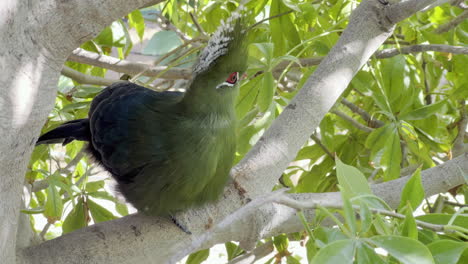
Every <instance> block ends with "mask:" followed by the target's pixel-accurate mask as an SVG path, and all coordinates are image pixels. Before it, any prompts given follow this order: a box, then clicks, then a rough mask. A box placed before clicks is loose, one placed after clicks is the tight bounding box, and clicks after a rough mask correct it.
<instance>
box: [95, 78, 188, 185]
mask: <svg viewBox="0 0 468 264" xmlns="http://www.w3.org/2000/svg"><path fill="white" fill-rule="evenodd" d="M182 96H183V93H179V92H160V93H159V92H155V91H152V90H150V89H147V88H144V87H141V86H138V85H135V84H129V83H118V84H116V85H112V86H111V87H109V88H108V89H106V91H104V92H103V93H102V94H100V95H99V96H98V97H96V99H95V100H94V101H93V104H92V105H91V110H90V130H91V135H92V136H91V138H92V140H91V144H90V145H91V146H90V147H91V148H92V149H91V152H93V154H94V156H95V157H96V158H97V159H98V160H99V161H100V162H101V163H102V165H103V166H104V167H105V168H106V169H107V170H108V171H110V172H111V173H112V174H113V175H114V177H115V178H116V179H117V180H118V181H120V182H131V181H132V179H133V178H134V177H135V175H137V174H138V173H139V172H140V171H141V170H142V169H143V167H145V166H146V165H147V164H149V163H151V164H155V163H156V164H157V163H163V162H165V160H166V159H167V153H166V152H165V151H166V150H167V148H166V147H165V144H166V142H165V139H166V138H167V133H168V130H170V127H169V126H170V125H171V124H172V123H173V122H171V121H170V119H171V118H174V117H173V115H175V113H176V112H177V111H175V109H174V108H175V107H176V103H177V102H178V101H180V99H181V98H182ZM95 101H96V102H95ZM168 108H172V109H171V110H169V109H168ZM168 113H171V114H170V115H171V116H169V115H168Z"/></svg>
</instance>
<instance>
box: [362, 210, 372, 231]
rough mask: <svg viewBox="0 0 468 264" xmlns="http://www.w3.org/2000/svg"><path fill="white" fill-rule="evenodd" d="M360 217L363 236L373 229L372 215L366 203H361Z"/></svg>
mask: <svg viewBox="0 0 468 264" xmlns="http://www.w3.org/2000/svg"><path fill="white" fill-rule="evenodd" d="M359 206H360V212H359V216H360V219H361V232H360V233H361V234H364V233H366V232H367V231H369V229H370V228H371V227H372V213H371V211H370V209H369V207H368V206H367V204H366V203H361V204H360V205H359Z"/></svg>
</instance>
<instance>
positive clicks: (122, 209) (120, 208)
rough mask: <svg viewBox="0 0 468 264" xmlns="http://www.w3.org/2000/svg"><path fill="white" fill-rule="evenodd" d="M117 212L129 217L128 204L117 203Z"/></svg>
mask: <svg viewBox="0 0 468 264" xmlns="http://www.w3.org/2000/svg"><path fill="white" fill-rule="evenodd" d="M115 210H116V211H117V213H119V214H120V215H122V216H126V215H128V207H127V205H126V204H123V203H119V202H116V203H115Z"/></svg>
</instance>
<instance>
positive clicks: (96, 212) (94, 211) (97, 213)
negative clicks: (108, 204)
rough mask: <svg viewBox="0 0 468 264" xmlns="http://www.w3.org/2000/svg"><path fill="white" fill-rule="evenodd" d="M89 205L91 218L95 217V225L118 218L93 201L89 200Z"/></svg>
mask: <svg viewBox="0 0 468 264" xmlns="http://www.w3.org/2000/svg"><path fill="white" fill-rule="evenodd" d="M87 203H88V208H89V211H90V212H91V216H92V217H93V220H94V222H95V223H100V222H104V221H108V220H112V219H116V218H117V217H116V216H115V215H113V214H112V213H111V212H109V211H108V210H107V209H105V208H104V207H102V206H100V205H99V204H97V203H95V202H93V201H92V200H91V199H88V200H87Z"/></svg>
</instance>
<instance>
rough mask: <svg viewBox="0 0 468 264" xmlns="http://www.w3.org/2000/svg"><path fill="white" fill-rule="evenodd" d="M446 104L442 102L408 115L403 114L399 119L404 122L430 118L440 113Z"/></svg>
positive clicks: (426, 106)
mask: <svg viewBox="0 0 468 264" xmlns="http://www.w3.org/2000/svg"><path fill="white" fill-rule="evenodd" d="M445 104H446V100H442V101H439V102H437V103H434V104H431V105H425V106H423V107H421V108H418V109H415V110H413V111H410V112H408V113H404V114H401V115H400V117H399V118H400V119H402V120H421V119H424V118H428V117H429V116H431V115H433V114H436V113H438V112H440V111H441V109H442V108H443V107H444V106H445Z"/></svg>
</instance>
